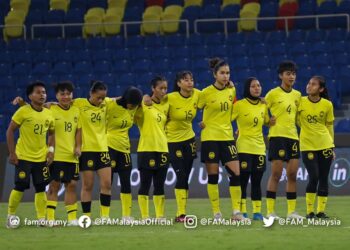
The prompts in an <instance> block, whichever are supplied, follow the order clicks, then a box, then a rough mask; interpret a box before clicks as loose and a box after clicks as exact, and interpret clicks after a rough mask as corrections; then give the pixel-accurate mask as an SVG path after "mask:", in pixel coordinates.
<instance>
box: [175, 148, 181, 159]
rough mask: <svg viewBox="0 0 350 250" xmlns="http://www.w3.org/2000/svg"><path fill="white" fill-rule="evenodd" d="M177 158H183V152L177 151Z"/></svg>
mask: <svg viewBox="0 0 350 250" xmlns="http://www.w3.org/2000/svg"><path fill="white" fill-rule="evenodd" d="M176 157H178V158H181V157H182V152H181V150H176Z"/></svg>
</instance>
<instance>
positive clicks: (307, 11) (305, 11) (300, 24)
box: [295, 1, 316, 30]
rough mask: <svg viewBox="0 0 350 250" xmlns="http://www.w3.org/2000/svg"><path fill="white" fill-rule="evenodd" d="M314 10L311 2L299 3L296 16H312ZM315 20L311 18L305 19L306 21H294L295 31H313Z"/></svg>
mask: <svg viewBox="0 0 350 250" xmlns="http://www.w3.org/2000/svg"><path fill="white" fill-rule="evenodd" d="M314 14H315V9H314V3H313V2H312V1H299V10H298V15H299V16H307V15H314ZM315 24H316V22H315V19H313V18H307V19H296V20H295V27H296V28H297V29H305V30H306V29H314V28H315Z"/></svg>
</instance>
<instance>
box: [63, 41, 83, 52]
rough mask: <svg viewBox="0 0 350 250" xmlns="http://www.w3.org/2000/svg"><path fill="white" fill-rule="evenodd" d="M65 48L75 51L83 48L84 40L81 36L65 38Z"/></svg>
mask: <svg viewBox="0 0 350 250" xmlns="http://www.w3.org/2000/svg"><path fill="white" fill-rule="evenodd" d="M66 49H69V50H72V51H77V50H82V49H85V41H84V39H82V38H71V39H67V40H66Z"/></svg>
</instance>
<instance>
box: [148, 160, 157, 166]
mask: <svg viewBox="0 0 350 250" xmlns="http://www.w3.org/2000/svg"><path fill="white" fill-rule="evenodd" d="M155 165H156V161H155V160H153V159H151V160H149V166H150V167H154V166H155Z"/></svg>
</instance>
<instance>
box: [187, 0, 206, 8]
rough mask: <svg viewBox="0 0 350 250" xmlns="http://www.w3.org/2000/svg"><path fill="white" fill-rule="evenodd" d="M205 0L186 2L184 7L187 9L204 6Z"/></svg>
mask: <svg viewBox="0 0 350 250" xmlns="http://www.w3.org/2000/svg"><path fill="white" fill-rule="evenodd" d="M202 4H203V0H185V4H184V7H185V8H187V7H188V6H202Z"/></svg>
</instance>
